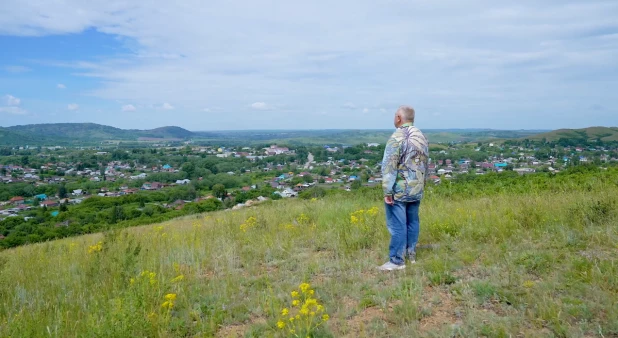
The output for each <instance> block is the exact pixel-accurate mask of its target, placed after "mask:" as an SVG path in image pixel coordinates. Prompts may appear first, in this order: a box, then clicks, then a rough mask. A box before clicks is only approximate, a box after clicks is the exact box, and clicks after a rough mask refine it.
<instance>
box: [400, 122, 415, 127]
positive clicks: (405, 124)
mask: <svg viewBox="0 0 618 338" xmlns="http://www.w3.org/2000/svg"><path fill="white" fill-rule="evenodd" d="M413 125H414V123H412V122H404V123H402V124H400V125H399V126H398V127H397V128H402V127H412V126H413Z"/></svg>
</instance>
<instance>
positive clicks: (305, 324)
mask: <svg viewBox="0 0 618 338" xmlns="http://www.w3.org/2000/svg"><path fill="white" fill-rule="evenodd" d="M314 294H315V291H314V290H313V289H311V285H309V284H308V283H302V284H300V285H299V286H298V289H297V290H294V291H292V292H291V293H290V295H291V296H292V302H291V304H290V307H289V308H287V307H286V308H283V309H282V310H281V316H280V318H279V321H278V322H277V328H279V329H280V330H285V331H287V332H288V333H289V334H290V335H295V336H299V337H301V336H302V337H305V336H310V335H311V334H312V333H313V332H315V330H316V329H317V328H319V327H320V326H321V325H323V324H324V323H326V322H327V321H328V320H329V316H328V314H327V313H326V311H325V309H324V306H323V305H322V304H320V302H318V300H317V299H315V298H313V296H314Z"/></svg>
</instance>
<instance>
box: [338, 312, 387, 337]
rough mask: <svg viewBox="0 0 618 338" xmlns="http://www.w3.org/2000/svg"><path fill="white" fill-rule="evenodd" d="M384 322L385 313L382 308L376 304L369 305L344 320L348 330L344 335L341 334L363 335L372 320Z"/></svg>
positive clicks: (346, 335) (349, 335) (350, 335)
mask: <svg viewBox="0 0 618 338" xmlns="http://www.w3.org/2000/svg"><path fill="white" fill-rule="evenodd" d="M376 320H378V321H381V322H384V323H385V322H386V313H385V312H384V310H382V309H381V308H379V307H377V306H373V307H369V308H366V309H364V310H362V311H361V312H359V313H358V314H356V315H355V316H353V317H352V318H350V319H348V320H347V321H346V326H347V327H348V329H349V331H348V332H346V333H345V335H341V336H344V337H361V336H364V334H363V333H364V332H366V331H367V328H368V327H370V326H371V323H372V322H374V321H376Z"/></svg>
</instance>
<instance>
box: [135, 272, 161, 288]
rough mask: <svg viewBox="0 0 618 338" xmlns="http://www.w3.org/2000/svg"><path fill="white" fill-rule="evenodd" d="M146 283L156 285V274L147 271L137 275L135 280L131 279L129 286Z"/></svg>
mask: <svg viewBox="0 0 618 338" xmlns="http://www.w3.org/2000/svg"><path fill="white" fill-rule="evenodd" d="M142 282H147V283H148V284H150V285H155V284H157V274H156V273H154V272H151V271H148V270H144V271H142V272H140V274H139V275H137V277H136V278H131V279H130V280H129V284H131V285H133V284H135V283H142Z"/></svg>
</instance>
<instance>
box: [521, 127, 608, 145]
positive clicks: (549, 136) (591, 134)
mask: <svg viewBox="0 0 618 338" xmlns="http://www.w3.org/2000/svg"><path fill="white" fill-rule="evenodd" d="M527 138H529V139H532V140H542V139H546V140H547V141H557V140H559V139H561V138H564V139H581V140H585V141H596V140H601V141H604V142H611V141H618V128H617V127H610V128H608V127H590V128H584V129H558V130H554V131H551V132H548V133H543V134H536V135H530V136H529V137H527Z"/></svg>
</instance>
